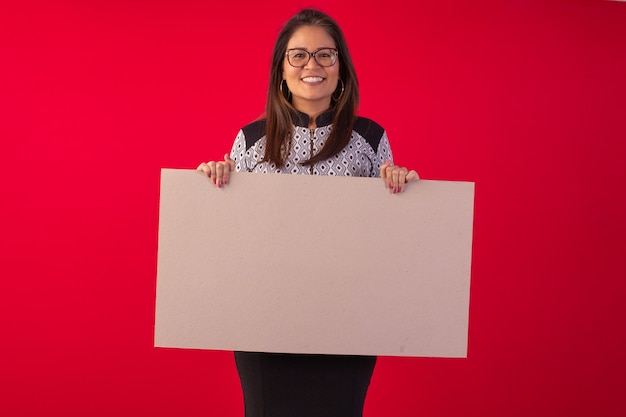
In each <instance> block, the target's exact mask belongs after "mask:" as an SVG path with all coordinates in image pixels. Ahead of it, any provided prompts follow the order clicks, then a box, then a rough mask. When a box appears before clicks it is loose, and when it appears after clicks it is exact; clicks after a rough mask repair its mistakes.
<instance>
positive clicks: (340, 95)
mask: <svg viewBox="0 0 626 417" xmlns="http://www.w3.org/2000/svg"><path fill="white" fill-rule="evenodd" d="M339 81H341V93H339V97H337V98H335V93H336V92H337V90H335V92H334V93H333V95H332V96H331V97H332V98H333V101H339V99H340V98H341V97H342V96H343V91H344V89H345V85H344V83H343V80H342V79H341V78H340V79H339Z"/></svg>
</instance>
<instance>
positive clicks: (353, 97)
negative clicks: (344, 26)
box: [264, 9, 359, 166]
mask: <svg viewBox="0 0 626 417" xmlns="http://www.w3.org/2000/svg"><path fill="white" fill-rule="evenodd" d="M288 49H297V52H299V53H296V54H295V55H290V56H287V55H286V53H287V51H288ZM335 50H336V54H335V52H334V51H335ZM313 54H315V55H313ZM307 59H308V62H306V64H305V61H307ZM333 60H334V61H335V62H332V61H333ZM303 78H304V81H303ZM291 89H293V91H291ZM358 106H359V86H358V81H357V77H356V72H355V70H354V66H353V64H352V59H351V58H350V53H349V52H348V46H347V44H346V40H345V38H344V36H343V32H342V31H341V28H340V27H339V25H337V23H336V22H335V21H334V20H333V19H332V18H331V17H330V16H328V15H327V14H325V13H323V12H320V11H318V10H314V9H304V10H301V11H300V12H299V13H297V14H296V15H295V16H293V17H292V18H291V19H289V21H287V23H286V24H285V25H284V26H283V28H282V30H281V31H280V33H279V35H278V39H277V40H276V44H275V45H274V52H273V55H272V66H271V70H270V82H269V91H268V94H267V106H266V109H265V112H266V124H265V134H266V145H267V146H266V148H265V157H264V160H265V161H271V162H273V163H276V164H277V165H278V166H282V165H283V163H284V161H285V157H286V153H287V152H288V149H289V143H290V140H291V134H292V126H293V124H294V110H299V111H301V112H304V113H307V114H308V115H309V116H315V115H317V114H319V113H320V112H322V111H325V110H327V109H329V108H331V107H332V108H333V110H334V116H333V129H332V131H331V132H330V135H329V136H328V137H327V140H326V142H325V143H324V146H323V148H322V149H321V150H320V151H319V152H318V153H317V154H316V155H313V156H312V157H311V158H310V159H308V160H307V161H305V162H303V163H304V164H314V163H316V162H317V161H321V160H324V159H327V158H330V157H331V156H333V155H336V154H337V153H338V152H340V151H341V150H342V149H343V148H344V147H345V146H346V145H347V144H348V142H349V141H350V136H351V134H352V125H353V123H354V120H355V118H356V112H357V109H358Z"/></svg>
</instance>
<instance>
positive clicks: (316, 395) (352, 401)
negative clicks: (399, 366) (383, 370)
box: [235, 352, 376, 417]
mask: <svg viewBox="0 0 626 417" xmlns="http://www.w3.org/2000/svg"><path fill="white" fill-rule="evenodd" d="M235 362H236V364H237V370H238V371H239V378H240V379H241V387H242V389H243V397H244V402H245V412H246V414H245V415H246V417H322V416H323V417H361V416H362V414H363V404H364V402H365V395H366V394H367V388H368V387H369V384H370V379H371V377H372V373H373V372H374V366H375V365H376V357H375V356H343V355H302V354H282V353H251V352H235Z"/></svg>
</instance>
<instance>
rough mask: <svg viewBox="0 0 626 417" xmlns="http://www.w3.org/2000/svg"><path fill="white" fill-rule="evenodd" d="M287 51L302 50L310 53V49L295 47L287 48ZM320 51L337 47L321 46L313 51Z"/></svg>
mask: <svg viewBox="0 0 626 417" xmlns="http://www.w3.org/2000/svg"><path fill="white" fill-rule="evenodd" d="M287 49H302V50H304V51H307V52H308V51H309V50H308V48H305V47H304V46H294V47H292V48H287ZM319 49H337V47H336V46H320V47H319V48H315V49H313V51H317V50H319Z"/></svg>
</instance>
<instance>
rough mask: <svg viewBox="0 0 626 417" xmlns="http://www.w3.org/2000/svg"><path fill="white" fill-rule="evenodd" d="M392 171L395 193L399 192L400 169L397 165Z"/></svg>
mask: <svg viewBox="0 0 626 417" xmlns="http://www.w3.org/2000/svg"><path fill="white" fill-rule="evenodd" d="M394 168H395V169H394V170H393V171H392V173H391V182H392V183H393V193H394V194H395V193H397V192H398V190H399V184H400V183H399V181H400V178H399V177H400V170H399V169H398V168H396V167H394Z"/></svg>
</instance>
